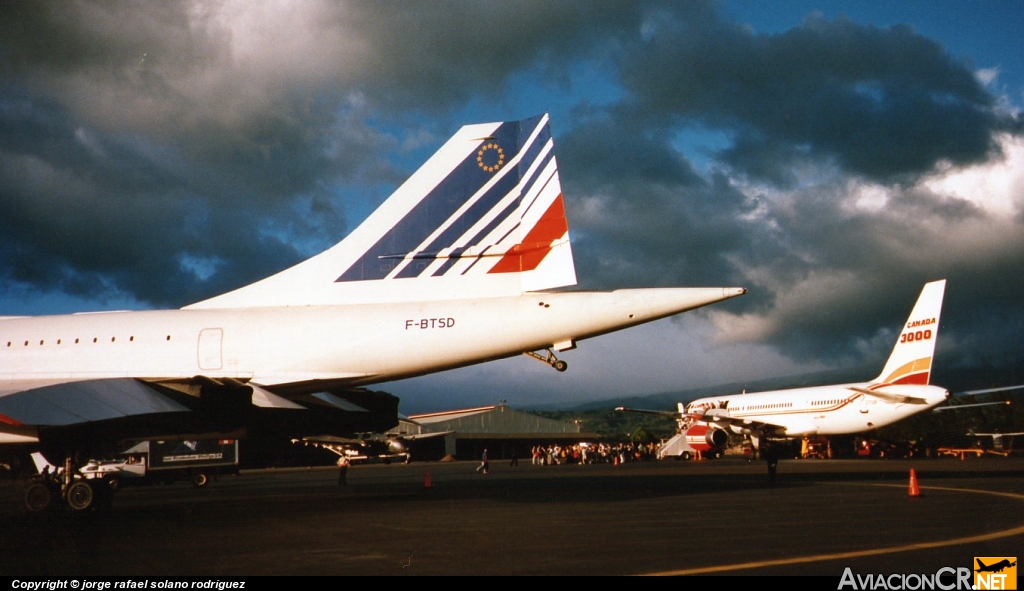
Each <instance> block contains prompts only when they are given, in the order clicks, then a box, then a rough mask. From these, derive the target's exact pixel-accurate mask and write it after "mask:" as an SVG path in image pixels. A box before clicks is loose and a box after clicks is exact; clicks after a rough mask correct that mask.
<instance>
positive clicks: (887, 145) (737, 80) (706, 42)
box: [620, 12, 1016, 184]
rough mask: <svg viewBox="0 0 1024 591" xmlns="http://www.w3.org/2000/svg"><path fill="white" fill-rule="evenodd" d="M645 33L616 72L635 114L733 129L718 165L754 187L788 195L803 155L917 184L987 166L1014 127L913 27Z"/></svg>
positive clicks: (965, 72) (810, 23)
mask: <svg viewBox="0 0 1024 591" xmlns="http://www.w3.org/2000/svg"><path fill="white" fill-rule="evenodd" d="M648 27H649V32H648V34H647V37H648V40H646V41H645V42H642V43H639V44H637V45H636V46H633V47H631V48H630V49H629V50H627V51H625V52H624V54H623V57H622V59H621V62H620V63H621V72H622V78H623V82H624V84H625V86H626V88H627V89H628V90H629V92H630V93H631V94H632V97H631V98H632V101H633V103H634V107H635V108H636V109H637V111H638V112H639V113H642V114H643V116H644V117H648V118H651V119H653V120H654V121H656V122H657V123H658V124H663V123H664V122H665V121H675V122H686V121H693V122H700V123H702V124H705V125H711V126H718V127H724V128H728V129H731V130H733V131H734V132H735V133H736V134H737V137H738V140H737V142H736V144H735V145H734V146H733V147H731V148H729V149H726V150H724V151H723V153H722V157H723V159H724V160H725V161H727V162H729V163H730V164H732V165H733V166H735V167H736V168H737V170H739V171H741V172H745V173H747V174H749V175H751V176H752V177H755V178H758V179H767V180H771V181H774V182H781V183H783V184H791V183H792V178H791V177H790V175H789V174H788V173H787V171H786V169H787V168H788V167H789V166H791V165H792V164H793V159H792V157H793V153H794V150H798V149H804V148H806V149H809V150H811V151H813V152H814V153H816V155H817V158H834V159H835V161H836V162H837V163H838V164H839V165H840V166H842V167H843V168H844V169H846V170H848V171H851V172H853V173H856V174H859V175H864V176H867V177H870V178H873V179H878V180H887V179H893V178H899V177H902V176H904V175H910V176H917V175H919V174H921V173H924V172H927V171H929V170H931V169H932V167H933V166H934V165H935V164H936V163H937V162H939V161H949V162H952V163H954V164H957V165H965V164H971V163H977V162H981V161H984V160H986V159H987V158H989V157H990V156H991V155H992V154H993V152H995V151H996V150H997V147H996V145H995V144H994V142H993V139H992V136H993V133H994V132H996V131H999V130H1001V129H1009V128H1011V127H1012V126H1014V125H1015V124H1016V123H1015V121H1014V120H1013V119H1012V118H1010V117H1008V116H1006V115H1000V114H998V113H997V111H996V109H995V99H994V97H992V96H991V95H990V94H989V93H988V92H987V91H986V90H985V89H984V87H983V86H982V85H981V83H980V82H979V81H978V80H977V79H976V78H975V76H974V74H973V72H972V71H971V66H970V64H967V63H964V62H962V61H960V60H957V59H955V58H953V57H952V56H950V55H949V53H948V52H946V51H945V49H944V48H943V47H942V46H941V45H940V44H938V43H936V42H935V41H933V40H930V39H927V38H925V37H923V36H921V35H919V34H917V33H915V32H914V30H913V29H912V28H910V27H907V26H896V27H890V28H876V27H872V26H865V25H860V24H857V23H854V22H852V21H849V20H847V19H843V18H840V19H837V20H835V21H827V20H825V19H823V18H821V17H819V16H815V15H811V16H809V17H808V18H807V19H806V20H805V22H804V23H803V24H802V25H801V26H799V27H796V28H794V29H791V30H789V31H787V32H785V33H781V34H777V35H763V34H758V33H756V32H754V31H752V30H750V29H749V28H746V27H744V26H742V25H739V24H735V23H728V22H723V21H721V20H718V19H705V20H703V21H701V22H694V21H691V20H684V19H680V18H677V17H676V15H673V14H671V13H667V12H665V13H660V17H659V18H652V19H651V21H650V24H649V25H648ZM769 146H771V147H773V148H774V150H775V157H774V159H773V158H772V157H771V153H770V151H769V150H766V148H767V147H769Z"/></svg>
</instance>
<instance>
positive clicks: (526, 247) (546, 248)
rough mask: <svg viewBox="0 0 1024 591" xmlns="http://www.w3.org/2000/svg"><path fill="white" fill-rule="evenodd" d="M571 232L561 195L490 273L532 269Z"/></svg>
mask: <svg viewBox="0 0 1024 591" xmlns="http://www.w3.org/2000/svg"><path fill="white" fill-rule="evenodd" d="M568 233H569V224H568V223H567V222H566V220H565V205H564V203H563V201H562V196H561V195H559V196H558V197H556V198H555V200H554V202H552V203H551V207H549V208H548V210H547V211H545V212H544V215H542V216H541V218H540V220H539V221H538V222H537V225H536V226H534V227H533V229H532V230H530V233H529V234H527V235H526V238H524V239H523V241H522V242H521V243H520V244H517V245H515V246H513V247H512V248H510V249H509V251H508V252H507V253H506V254H505V256H504V257H502V258H501V260H500V261H498V264H496V265H494V267H492V268H491V270H490V271H488V273H515V272H519V271H532V270H534V269H536V268H537V266H538V265H540V262H541V261H542V260H544V257H546V256H547V255H548V253H549V252H551V249H552V248H553V246H554V242H555V241H556V240H558V239H560V238H562V237H563V236H565V235H566V234H568Z"/></svg>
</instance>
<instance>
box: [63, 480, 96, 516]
mask: <svg viewBox="0 0 1024 591" xmlns="http://www.w3.org/2000/svg"><path fill="white" fill-rule="evenodd" d="M94 498H95V495H94V494H93V490H92V485H90V484H89V483H88V482H84V481H79V482H76V483H74V484H72V485H71V486H69V487H68V499H67V500H68V507H71V508H72V509H73V510H75V511H85V510H86V509H88V508H89V507H91V506H92V502H93V499H94Z"/></svg>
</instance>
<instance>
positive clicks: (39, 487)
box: [25, 482, 54, 513]
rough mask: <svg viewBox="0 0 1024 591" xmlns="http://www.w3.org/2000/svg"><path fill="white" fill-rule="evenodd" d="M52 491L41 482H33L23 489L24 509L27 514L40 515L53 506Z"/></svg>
mask: <svg viewBox="0 0 1024 591" xmlns="http://www.w3.org/2000/svg"><path fill="white" fill-rule="evenodd" d="M53 497H54V495H53V491H52V490H50V487H49V486H47V485H46V484H44V483H42V482H33V483H32V484H30V485H28V488H26V489H25V509H27V510H28V512H29V513H42V512H43V511H46V510H47V509H49V508H50V507H51V506H52V505H53Z"/></svg>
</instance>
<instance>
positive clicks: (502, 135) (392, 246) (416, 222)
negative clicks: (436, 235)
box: [336, 123, 518, 282]
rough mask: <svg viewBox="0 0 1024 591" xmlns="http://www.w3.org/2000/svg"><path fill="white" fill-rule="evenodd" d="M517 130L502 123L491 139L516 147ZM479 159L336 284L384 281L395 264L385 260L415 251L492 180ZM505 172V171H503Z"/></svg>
mask: <svg viewBox="0 0 1024 591" xmlns="http://www.w3.org/2000/svg"><path fill="white" fill-rule="evenodd" d="M517 127H518V125H517V123H503V124H501V125H500V126H498V129H496V130H495V131H494V132H493V136H492V137H495V138H497V141H498V142H499V144H502V145H507V146H514V140H513V139H512V138H514V137H515V135H514V134H515V131H516V129H515V128H517ZM476 158H477V153H476V151H474V152H471V153H470V155H469V156H468V157H467V158H465V159H464V160H463V161H462V162H460V163H459V164H457V165H456V166H455V167H454V168H453V169H452V171H451V172H450V173H449V174H448V175H447V176H446V177H445V178H444V179H443V180H442V181H440V182H439V183H438V184H437V185H436V186H435V187H434V188H433V189H431V190H430V192H429V193H427V195H426V196H424V197H423V199H421V200H420V201H419V202H418V203H417V204H416V205H414V206H413V207H412V208H411V209H410V210H409V211H408V212H407V213H406V215H405V216H404V217H403V218H402V219H401V220H398V222H397V223H395V224H394V226H393V227H392V228H391V229H390V230H388V231H387V232H386V233H385V234H384V235H383V236H381V238H380V239H379V240H377V242H376V243H375V244H374V245H373V246H371V247H370V248H369V249H367V251H366V252H365V253H363V255H362V256H361V257H359V259H358V260H357V261H356V262H355V263H353V264H352V265H351V266H350V267H349V268H348V269H347V270H345V271H344V272H343V273H342V274H341V276H340V277H338V279H336V281H337V282H345V281H364V280H375V279H384V278H385V277H386V276H387V275H388V274H389V273H390V272H391V270H392V268H393V264H392V263H388V262H384V261H381V258H382V257H386V256H388V255H394V254H396V253H401V254H406V253H411V252H414V251H416V249H417V247H418V246H419V245H420V244H421V243H422V242H423V241H424V239H425V238H426V237H427V236H430V235H431V234H432V233H433V232H434V231H435V230H436V229H437V228H438V227H440V226H441V225H442V224H444V223H445V222H446V221H447V220H448V219H450V218H451V216H452V214H454V213H455V212H456V211H458V210H459V209H460V208H461V207H463V206H464V205H465V202H466V199H465V188H466V187H482V186H483V185H484V184H485V183H487V181H489V180H491V178H492V176H493V172H488V171H485V170H484V169H483V167H482V166H481V165H480V164H479V163H478V162H477V160H476ZM504 169H505V167H502V169H501V170H504ZM456 196H458V197H456Z"/></svg>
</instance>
